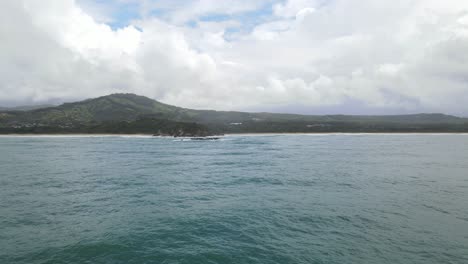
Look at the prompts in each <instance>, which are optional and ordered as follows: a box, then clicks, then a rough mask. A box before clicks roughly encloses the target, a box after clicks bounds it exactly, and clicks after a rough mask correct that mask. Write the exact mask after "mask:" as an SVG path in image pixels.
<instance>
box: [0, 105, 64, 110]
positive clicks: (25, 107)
mask: <svg viewBox="0 0 468 264" xmlns="http://www.w3.org/2000/svg"><path fill="white" fill-rule="evenodd" d="M54 106H55V105H22V106H14V107H2V106H0V111H30V110H36V109H41V108H49V107H54Z"/></svg>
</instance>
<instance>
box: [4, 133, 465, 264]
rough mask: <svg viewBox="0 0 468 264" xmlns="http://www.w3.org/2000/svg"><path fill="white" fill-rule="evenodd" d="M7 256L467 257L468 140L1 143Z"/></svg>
mask: <svg viewBox="0 0 468 264" xmlns="http://www.w3.org/2000/svg"><path fill="white" fill-rule="evenodd" d="M0 263H28V264H29V263H165V264H170V263H171V264H172V263H174V264H175V263H181V264H182V263H236V264H242V263H278V264H285V263H392V264H393V263H412V264H414V263H424V264H428V263H460V264H461V263H468V135H417V134H416V135H365V134H363V135H263V136H227V137H225V138H223V139H222V140H220V141H212V142H211V141H210V142H205V141H188V140H174V139H171V138H151V137H0Z"/></svg>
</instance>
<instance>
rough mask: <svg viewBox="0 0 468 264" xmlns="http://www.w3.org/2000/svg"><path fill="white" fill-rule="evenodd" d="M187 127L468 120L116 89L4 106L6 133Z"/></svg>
mask: <svg viewBox="0 0 468 264" xmlns="http://www.w3.org/2000/svg"><path fill="white" fill-rule="evenodd" d="M194 124H195V127H194ZM184 127H185V128H187V131H191V132H190V133H194V134H197V133H198V134H203V135H208V134H214V133H252V132H253V133H255V132H277V133H281V132H468V119H466V118H460V117H455V116H449V115H444V114H414V115H393V116H348V115H322V116H318V115H294V114H275V113H247V112H234V111H230V112H228V111H213V110H193V109H186V108H181V107H177V106H172V105H167V104H164V103H161V102H158V101H156V100H152V99H150V98H147V97H144V96H138V95H135V94H112V95H108V96H102V97H99V98H94V99H88V100H84V101H80V102H74V103H65V104H62V105H60V106H55V107H47V108H41V109H34V110H29V111H17V110H16V111H11V110H7V111H5V110H3V111H2V110H0V133H16V132H19V133H46V132H47V133H52V132H54V131H56V132H57V133H77V132H80V133H81V132H83V133H94V132H96V133H157V132H158V131H159V133H160V134H175V133H176V132H175V131H176V130H177V131H179V132H177V133H179V134H184V132H183V131H184ZM166 128H167V129H166ZM169 128H170V129H169ZM181 131H182V132H181ZM194 131H198V132H194ZM208 131H210V132H208ZM187 133H188V132H187Z"/></svg>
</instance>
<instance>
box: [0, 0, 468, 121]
mask: <svg viewBox="0 0 468 264" xmlns="http://www.w3.org/2000/svg"><path fill="white" fill-rule="evenodd" d="M111 93H135V94H139V95H144V96H148V97H150V98H153V99H156V100H159V101H162V102H165V103H168V104H173V105H178V106H182V107H187V108H196V109H218V110H243V111H272V112H290V113H305V114H338V113H341V114H405V113H420V112H431V113H434V112H441V113H447V114H455V115H461V116H468V1H462V0H393V1H389V0H223V1H220V0H191V1H189V0H2V1H0V105H4V106H13V105H25V104H43V103H61V102H69V101H76V100H81V99H86V98H92V97H98V96H103V95H107V94H111Z"/></svg>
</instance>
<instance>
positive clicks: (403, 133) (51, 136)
mask: <svg viewBox="0 0 468 264" xmlns="http://www.w3.org/2000/svg"><path fill="white" fill-rule="evenodd" d="M410 135H413V136H438V135H440V136H444V135H446V136H450V135H455V136H456V135H459V136H468V132H395V133H388V132H362V133H350V132H339V133H337V132H325V133H228V134H224V135H221V136H219V137H238V136H242V137H261V136H410ZM7 137H19V138H21V137H23V138H31V137H34V138H111V137H120V138H191V137H173V136H154V135H153V134H0V138H7ZM208 138H209V137H208Z"/></svg>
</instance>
